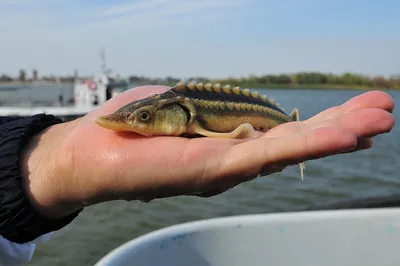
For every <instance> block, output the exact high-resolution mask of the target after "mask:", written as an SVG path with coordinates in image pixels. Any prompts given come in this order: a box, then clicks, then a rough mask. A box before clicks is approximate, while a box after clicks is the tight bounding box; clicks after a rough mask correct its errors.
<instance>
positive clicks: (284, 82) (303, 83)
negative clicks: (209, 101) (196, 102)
mask: <svg viewBox="0 0 400 266" xmlns="http://www.w3.org/2000/svg"><path fill="white" fill-rule="evenodd" d="M196 81H200V82H219V83H221V84H222V83H223V84H230V85H237V86H241V87H248V88H299V89H302V88H304V89H364V90H369V89H400V75H398V76H391V77H389V78H385V77H382V76H375V77H369V76H365V75H360V74H352V73H344V74H341V75H335V74H331V73H328V74H326V73H318V72H299V73H295V74H279V75H261V76H256V75H250V76H248V77H241V78H232V77H230V78H227V79H218V80H208V79H206V78H197V79H196Z"/></svg>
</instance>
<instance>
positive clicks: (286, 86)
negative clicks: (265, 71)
mask: <svg viewBox="0 0 400 266" xmlns="http://www.w3.org/2000/svg"><path fill="white" fill-rule="evenodd" d="M210 83H212V84H214V83H220V84H221V86H223V85H231V87H232V86H239V87H240V88H249V89H300V90H301V89H312V90H363V91H368V90H399V89H396V88H384V87H376V86H360V85H342V84H257V83H240V82H238V83H228V82H225V81H213V82H210ZM168 85H169V86H174V85H175V84H173V83H170V84H168Z"/></svg>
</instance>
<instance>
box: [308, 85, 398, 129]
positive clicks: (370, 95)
mask: <svg viewBox="0 0 400 266" xmlns="http://www.w3.org/2000/svg"><path fill="white" fill-rule="evenodd" d="M362 108H378V109H382V110H385V111H387V112H389V113H392V112H393V110H394V100H393V98H392V97H391V96H390V95H389V94H387V93H384V92H381V91H370V92H366V93H363V94H361V95H358V96H356V97H353V98H351V99H350V100H348V101H347V102H345V103H343V104H342V105H340V106H335V107H332V108H329V109H327V110H325V111H322V112H320V113H319V114H317V115H315V116H313V117H311V118H310V119H308V120H305V121H304V122H305V123H313V122H315V121H321V120H325V119H330V118H332V117H335V116H337V115H341V114H344V113H347V112H350V111H354V110H357V109H362Z"/></svg>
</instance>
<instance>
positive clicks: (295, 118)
mask: <svg viewBox="0 0 400 266" xmlns="http://www.w3.org/2000/svg"><path fill="white" fill-rule="evenodd" d="M290 117H291V118H292V120H293V121H300V115H299V110H298V109H297V108H294V109H293V111H292V112H291V113H290ZM299 166H300V175H301V180H302V181H303V180H304V175H303V170H304V169H306V165H305V163H304V162H301V163H300V164H299Z"/></svg>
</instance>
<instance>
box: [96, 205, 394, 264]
mask: <svg viewBox="0 0 400 266" xmlns="http://www.w3.org/2000/svg"><path fill="white" fill-rule="evenodd" d="M399 243H400V208H366V209H347V210H314V211H301V212H287V213H270V214H252V215H242V216H231V217H220V218H212V219H206V220H200V221H193V222H188V223H183V224H178V225H172V226H169V227H166V228H163V229H159V230H156V231H153V232H150V233H148V234H145V235H143V236H139V237H137V238H135V239H133V240H131V241H129V242H127V243H125V244H123V245H121V246H119V247H117V248H116V249H114V250H112V251H111V252H110V253H109V254H106V255H105V256H104V257H103V258H101V259H100V260H99V261H98V262H97V263H96V264H95V266H120V265H135V266H153V265H157V266H167V265H168V266H171V265H174V266H178V265H182V266H183V265H193V266H244V265H251V266H264V265H273V266H292V265H296V266H311V265H315V266H317V265H318V266H319V265H324V266H338V265H340V266H355V265H362V266H376V265H379V266H394V265H400V259H399V257H398V244H399Z"/></svg>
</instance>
